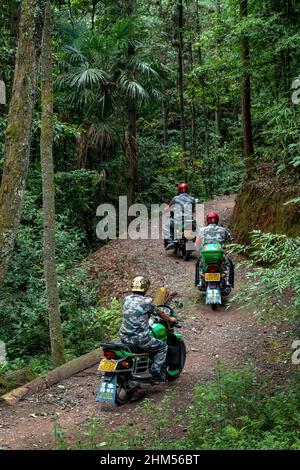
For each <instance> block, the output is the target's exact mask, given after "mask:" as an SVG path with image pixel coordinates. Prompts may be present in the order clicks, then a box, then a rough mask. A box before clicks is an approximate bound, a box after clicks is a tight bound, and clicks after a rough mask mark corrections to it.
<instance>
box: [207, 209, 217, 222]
mask: <svg viewBox="0 0 300 470" xmlns="http://www.w3.org/2000/svg"><path fill="white" fill-rule="evenodd" d="M206 222H207V224H208V225H209V224H218V223H219V216H218V214H217V213H216V212H210V213H209V214H207V216H206Z"/></svg>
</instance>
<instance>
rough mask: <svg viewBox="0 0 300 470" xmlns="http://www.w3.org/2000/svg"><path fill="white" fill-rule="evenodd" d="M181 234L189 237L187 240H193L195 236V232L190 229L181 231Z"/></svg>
mask: <svg viewBox="0 0 300 470" xmlns="http://www.w3.org/2000/svg"><path fill="white" fill-rule="evenodd" d="M183 235H184V237H185V238H187V239H189V240H193V239H194V238H195V234H194V232H192V230H185V231H184V232H183Z"/></svg>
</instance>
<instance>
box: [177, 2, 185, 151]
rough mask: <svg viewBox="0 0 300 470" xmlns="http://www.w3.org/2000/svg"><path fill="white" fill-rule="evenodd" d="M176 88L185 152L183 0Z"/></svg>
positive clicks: (179, 15) (179, 9)
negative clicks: (177, 89)
mask: <svg viewBox="0 0 300 470" xmlns="http://www.w3.org/2000/svg"><path fill="white" fill-rule="evenodd" d="M178 40H179V44H178V72H179V80H178V88H179V102H180V122H181V147H182V151H183V153H184V154H185V153H186V135H185V116H184V83H183V80H184V78H183V74H184V65H183V49H184V42H183V1H182V0H179V2H178Z"/></svg>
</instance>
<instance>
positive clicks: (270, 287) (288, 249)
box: [233, 230, 300, 318]
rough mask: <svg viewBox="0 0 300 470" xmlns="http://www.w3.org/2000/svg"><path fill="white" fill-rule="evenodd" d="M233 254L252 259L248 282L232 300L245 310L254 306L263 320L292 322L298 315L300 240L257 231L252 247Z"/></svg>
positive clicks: (252, 239)
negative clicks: (280, 318)
mask: <svg viewBox="0 0 300 470" xmlns="http://www.w3.org/2000/svg"><path fill="white" fill-rule="evenodd" d="M233 250H234V251H237V252H243V253H244V254H247V255H248V256H249V261H247V262H246V266H247V270H248V272H247V275H246V276H247V279H248V281H249V282H247V285H246V287H245V288H244V289H243V291H242V292H241V293H239V294H237V295H236V296H235V297H234V298H233V300H236V301H237V302H238V303H240V304H241V305H243V308H244V307H245V305H250V304H251V305H252V306H253V305H255V307H256V313H257V314H260V315H262V316H263V317H264V318H265V317H268V316H270V315H274V314H277V315H281V316H282V314H283V315H284V316H285V317H288V318H291V317H292V316H293V314H298V313H299V306H300V264H299V260H300V238H299V237H297V238H289V237H287V236H286V235H278V234H274V233H262V232H261V231H259V230H256V231H253V232H252V234H251V243H250V245H249V247H245V246H240V245H236V246H235V247H233ZM257 264H260V266H257Z"/></svg>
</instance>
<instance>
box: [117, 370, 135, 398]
mask: <svg viewBox="0 0 300 470" xmlns="http://www.w3.org/2000/svg"><path fill="white" fill-rule="evenodd" d="M133 393H134V392H133V391H130V392H129V391H128V390H126V379H125V377H122V375H121V374H118V375H117V389H116V396H115V403H116V404H117V405H125V403H128V402H129V401H130V400H131V399H132V397H133Z"/></svg>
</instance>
